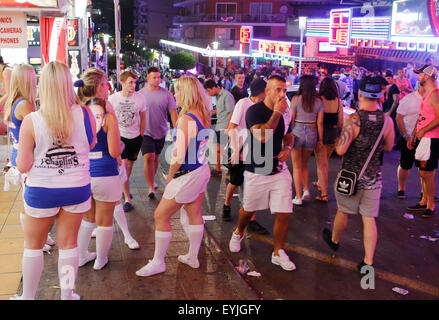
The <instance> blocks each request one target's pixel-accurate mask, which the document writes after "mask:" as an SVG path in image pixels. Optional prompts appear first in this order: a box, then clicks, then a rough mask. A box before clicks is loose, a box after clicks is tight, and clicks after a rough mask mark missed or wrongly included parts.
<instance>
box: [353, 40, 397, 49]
mask: <svg viewBox="0 0 439 320" xmlns="http://www.w3.org/2000/svg"><path fill="white" fill-rule="evenodd" d="M392 45H393V42H391V41H385V40H361V39H352V40H351V47H362V48H375V49H391V48H392Z"/></svg>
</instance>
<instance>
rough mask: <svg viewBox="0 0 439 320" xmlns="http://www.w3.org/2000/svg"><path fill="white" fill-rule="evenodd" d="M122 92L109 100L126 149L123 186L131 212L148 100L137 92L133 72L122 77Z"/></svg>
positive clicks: (127, 207)
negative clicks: (132, 186) (133, 178)
mask: <svg viewBox="0 0 439 320" xmlns="http://www.w3.org/2000/svg"><path fill="white" fill-rule="evenodd" d="M120 82H121V84H122V91H120V92H116V93H114V94H113V95H111V96H110V97H109V98H108V100H109V101H110V103H111V104H112V105H113V108H114V112H115V113H116V116H117V120H118V122H119V131H120V137H121V140H122V142H123V143H124V144H125V149H124V151H123V152H122V160H123V163H124V165H125V168H126V170H127V175H128V179H127V181H126V182H125V183H124V184H123V186H122V190H123V194H124V198H125V203H124V205H123V210H124V211H131V210H132V209H133V205H132V204H131V196H130V178H129V177H130V175H131V171H132V169H133V165H134V162H135V161H136V160H137V156H138V154H139V151H140V148H141V146H142V141H143V132H144V131H145V126H146V100H145V97H144V96H143V95H142V94H141V93H138V92H136V91H135V89H136V75H135V74H134V73H132V72H131V71H125V72H123V73H122V74H121V75H120Z"/></svg>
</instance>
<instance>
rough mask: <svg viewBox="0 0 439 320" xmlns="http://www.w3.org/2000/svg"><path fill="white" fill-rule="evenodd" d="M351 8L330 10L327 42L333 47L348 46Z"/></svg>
mask: <svg viewBox="0 0 439 320" xmlns="http://www.w3.org/2000/svg"><path fill="white" fill-rule="evenodd" d="M351 20H352V11H351V9H334V10H331V14H330V19H329V44H330V45H331V46H334V47H341V48H349V45H350V42H351V39H350V37H351Z"/></svg>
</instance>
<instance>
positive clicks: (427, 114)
mask: <svg viewBox="0 0 439 320" xmlns="http://www.w3.org/2000/svg"><path fill="white" fill-rule="evenodd" d="M433 91H439V88H435V89H433V90H431V91H430V92H429V93H428V94H426V95H425V96H424V98H422V103H421V111H420V113H419V118H418V125H417V128H416V130H420V129H422V128H425V127H426V126H427V125H428V124H429V123H430V122H432V121H433V120H434V119H435V118H436V113H435V112H434V109H433V107H432V106H431V105H430V104H429V103H428V100H429V99H430V96H431V94H432V93H433ZM424 137H426V138H439V126H438V127H436V128H434V129H433V130H430V131H428V132H426V133H425V134H424Z"/></svg>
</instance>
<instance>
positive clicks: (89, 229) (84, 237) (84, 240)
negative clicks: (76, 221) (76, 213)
mask: <svg viewBox="0 0 439 320" xmlns="http://www.w3.org/2000/svg"><path fill="white" fill-rule="evenodd" d="M95 226H96V224H95V223H92V222H88V221H85V220H82V221H81V227H80V228H79V232H78V253H79V257H84V256H86V254H87V251H88V245H89V244H90V239H91V234H92V233H93V229H94V228H95Z"/></svg>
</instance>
